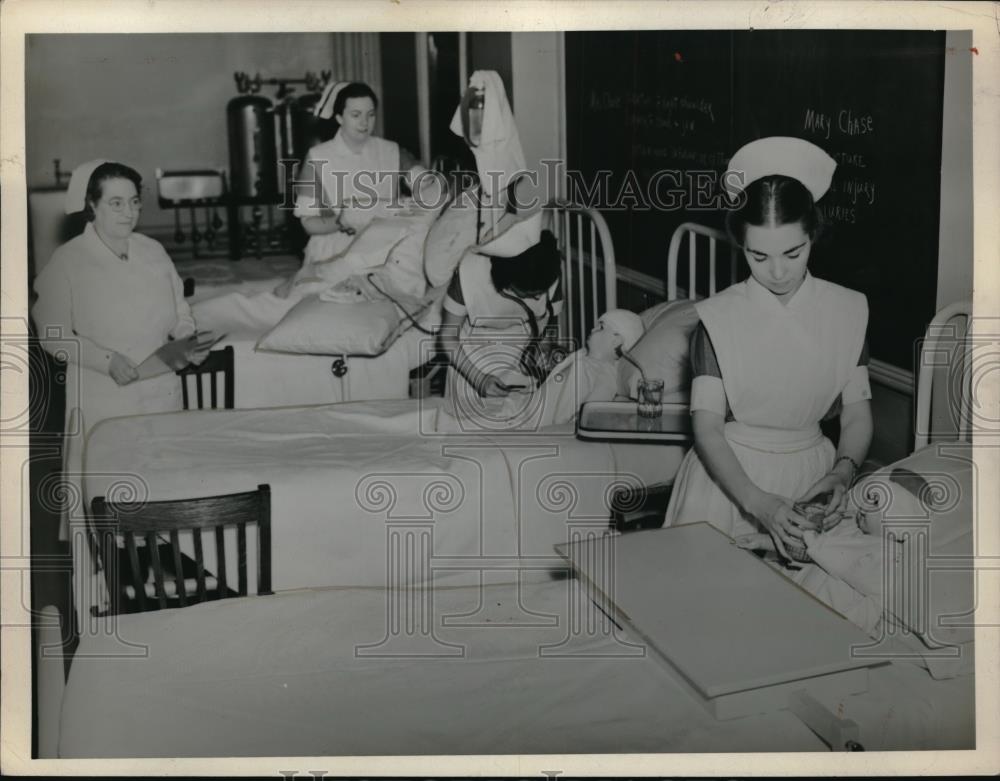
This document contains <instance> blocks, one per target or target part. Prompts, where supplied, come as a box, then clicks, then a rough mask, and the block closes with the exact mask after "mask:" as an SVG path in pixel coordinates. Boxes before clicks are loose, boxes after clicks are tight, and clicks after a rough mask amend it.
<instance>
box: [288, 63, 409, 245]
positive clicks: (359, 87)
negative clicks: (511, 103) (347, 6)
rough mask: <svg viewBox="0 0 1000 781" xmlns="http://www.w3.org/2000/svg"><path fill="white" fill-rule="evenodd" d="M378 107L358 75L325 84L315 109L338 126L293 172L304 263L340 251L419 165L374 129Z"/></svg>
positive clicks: (392, 198)
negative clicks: (303, 239)
mask: <svg viewBox="0 0 1000 781" xmlns="http://www.w3.org/2000/svg"><path fill="white" fill-rule="evenodd" d="M377 109H378V96H376V95H375V92H374V91H373V90H372V88H371V87H369V86H368V85H367V84H365V83H363V82H359V81H354V82H349V83H345V82H339V83H336V84H331V85H329V86H328V87H327V88H326V90H324V92H323V95H322V97H321V99H320V101H319V103H317V104H316V109H315V113H316V115H317V116H318V117H320V118H322V119H334V120H336V122H337V125H338V130H337V132H336V134H335V135H334V137H333V138H331V139H330V140H329V141H324V142H323V143H321V144H317V145H316V146H314V147H312V148H311V149H310V150H309V152H308V154H307V155H306V159H305V161H304V162H303V165H302V169H301V170H300V171H299V173H298V175H297V177H296V180H297V182H298V187H297V192H296V199H295V216H296V217H298V218H299V219H300V220H301V221H302V227H303V229H304V230H305V231H306V233H308V234H309V237H310V238H309V243H308V244H307V245H306V252H305V261H306V263H309V262H312V261H322V260H329V259H330V258H332V257H334V256H335V255H337V254H338V253H340V252H342V251H343V250H344V249H345V248H346V247H347V246H348V245H349V244H350V243H351V238H352V237H353V235H354V234H355V233H356V232H357V231H358V230H360V229H361V228H363V227H364V226H366V225H367V224H368V223H369V222H371V220H372V219H373V218H374V217H376V216H378V215H379V214H384V213H385V207H386V205H387V204H392V203H393V202H396V201H397V199H398V195H399V193H398V185H399V183H400V181H402V180H404V179H405V180H406V181H407V183H408V184H409V185H411V186H412V184H413V181H414V180H415V178H416V176H417V175H418V174H419V173H420V172H421V171H423V170H424V168H423V166H421V165H420V164H419V163H418V162H417V160H416V159H415V158H414V157H413V156H412V155H411V154H410V153H409V152H407V151H406V150H405V149H403V148H401V147H400V146H399V145H398V144H397V143H396V142H394V141H389V140H387V139H385V138H380V137H379V136H376V135H375V115H376V111H377ZM317 185H318V186H317Z"/></svg>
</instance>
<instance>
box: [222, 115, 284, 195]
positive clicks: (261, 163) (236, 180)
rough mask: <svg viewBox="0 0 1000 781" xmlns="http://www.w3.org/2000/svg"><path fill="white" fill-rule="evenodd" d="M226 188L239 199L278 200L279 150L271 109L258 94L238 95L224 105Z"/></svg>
mask: <svg viewBox="0 0 1000 781" xmlns="http://www.w3.org/2000/svg"><path fill="white" fill-rule="evenodd" d="M226 124H227V127H228V129H229V180H230V182H229V187H230V192H231V194H232V195H233V196H234V197H235V198H237V199H239V200H252V201H261V202H265V203H271V202H275V201H277V200H278V194H279V189H278V160H277V157H278V150H277V147H276V139H275V131H274V108H273V104H272V103H271V101H270V100H268V99H267V98H265V97H263V96H261V95H240V96H239V97H237V98H233V99H232V100H230V101H229V104H228V105H227V106H226Z"/></svg>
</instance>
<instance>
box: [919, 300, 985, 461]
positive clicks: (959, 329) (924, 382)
mask: <svg viewBox="0 0 1000 781" xmlns="http://www.w3.org/2000/svg"><path fill="white" fill-rule="evenodd" d="M971 315H972V302H971V301H956V302H955V303H954V304H949V305H948V306H946V307H945V308H944V309H942V310H941V311H940V312H938V313H937V314H936V315H934V319H933V320H931V322H930V324H929V325H928V326H927V332H926V334H925V335H924V341H923V344H922V345H921V347H920V363H919V364H918V369H917V378H916V381H917V388H916V393H917V401H916V416H915V419H914V423H913V432H914V436H913V449H914V450H919V449H920V448H922V447H925V446H926V445H927V444H928V443H929V442H930V439H931V426H932V425H933V421H932V420H931V402H932V401H933V398H934V370H935V369H941V368H944V369H945V370H946V371H947V374H948V376H947V378H946V382H945V383H944V384H943V386H941V387H943V389H944V391H945V393H946V394H948V396H949V401H948V407H949V411H953V410H956V409H957V412H958V421H957V422H958V436H959V438H960V439H971V437H972V420H971V419H972V388H971V379H972V371H971V368H972V366H971V361H972V359H973V356H972V350H971V341H970V340H969V339H968V338H967V337H966V332H967V328H968V327H969V325H970V324H971V323H970V322H969V319H970V317H971ZM960 317H964V318H965V320H966V322H965V324H964V325H962V324H961V323H956V322H952V321H953V320H954V319H955V318H960ZM956 380H957V381H956ZM953 394H954V396H957V397H958V398H957V402H958V403H957V406H956V405H955V403H954V402H953V401H952V400H951V398H950V397H951V396H952V395H953Z"/></svg>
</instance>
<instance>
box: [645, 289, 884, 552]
mask: <svg viewBox="0 0 1000 781" xmlns="http://www.w3.org/2000/svg"><path fill="white" fill-rule="evenodd" d="M695 307H696V309H697V310H698V315H699V317H700V318H701V322H702V323H703V324H704V326H705V328H706V330H707V331H708V334H709V336H710V337H711V340H712V345H713V347H714V348H715V353H716V357H717V358H718V362H719V367H720V369H721V372H722V384H723V387H724V389H725V394H726V398H727V400H728V402H729V407H730V409H731V410H732V413H733V418H734V420H732V421H729V422H727V423H726V424H725V426H724V429H723V433H724V436H725V438H726V441H727V442H728V443H729V445H730V447H731V448H732V450H733V453H734V454H735V456H736V459H737V461H739V463H740V465H741V466H742V467H743V469H744V471H745V472H746V474H747V477H749V478H750V480H751V481H752V482H753V483H754V484H755V485H756V486H758V487H759V488H760V489H761V490H763V491H766V492H768V493H773V494H777V495H778V496H782V497H786V498H788V499H791V500H794V499H797V498H798V497H799V496H801V495H802V494H803V493H804V492H805V491H807V490H808V489H809V488H810V487H811V486H812V485H813V484H814V483H815V482H816V481H817V480H819V479H820V478H821V477H823V476H824V475H825V474H827V472H829V470H830V468H831V467H832V466H833V461H834V457H835V454H836V451H835V448H834V447H833V444H832V443H831V442H830V440H828V439H827V438H826V437H825V436H823V434H822V432H821V431H820V427H819V423H820V421H821V420H822V419H823V416H824V415H825V414H826V412H827V411H828V410H829V409H830V406H831V405H832V404H833V402H834V401H835V400H836V398H837V396H838V395H839V394H840V393H841V392H842V391H843V389H844V387H845V386H846V385H847V382H848V380H849V379H850V377H851V374H852V372H853V371H854V369H855V367H856V365H857V359H858V355H860V354H861V349H862V346H863V344H864V338H865V330H866V328H867V323H868V305H867V302H866V300H865V298H864V296H863V295H861V294H860V293H856V292H854V291H850V290H847V289H846V288H843V287H840V286H839V285H834V284H832V283H829V282H825V281H823V280H819V279H816V278H815V277H813V276H812V275H807V276H806V279H805V281H804V282H803V283H802V286H801V287H800V288H799V290H798V291H797V292H796V294H795V295H794V296H793V297H792V299H791V300H790V301H789V302H788V303H787V304H782V303H781V302H780V301H779V300H778V299H777V298H776V297H775V296H774V295H773V294H772V293H771V292H770V291H768V290H767V289H766V288H764V287H763V286H761V285H760V284H759V283H757V282H756V281H755V280H754V279H753V278H752V277H751V278H750V279H748V280H747V281H746V282H743V283H740V284H738V285H734V286H732V287H730V288H728V289H727V290H725V291H723V292H722V293H720V294H719V295H717V296H713V297H711V298H708V299H706V300H704V301H701V302H699V303H697V304H696V305H695ZM702 380H707V381H708V382H712V381H713V380H714V378H696V380H695V384H694V386H693V387H692V409H696V408H697V407H698V404H697V396H698V394H699V386H698V383H699V382H700V381H702ZM701 521H707V522H708V523H710V524H712V525H713V526H715V527H716V528H717V529H719V530H720V531H722V532H725V533H726V534H728V535H729V536H731V537H736V536H740V535H743V534H750V533H753V532H757V531H759V529H758V528H757V525H756V523H755V522H754V521H753V520H752V519H751V518H749V517H746V516H744V515H743V513H742V512H741V511H740V509H739V508H738V507H737V506H736V505H735V504H734V503H733V502H732V501H731V500H730V499H729V497H728V496H727V495H726V494H725V493H724V492H723V490H722V489H721V488H720V487H719V485H718V484H717V483H716V482H715V481H714V480H713V479H712V477H711V476H710V475H709V474H708V472H707V471H706V469H705V467H704V465H703V464H702V462H701V459H700V458H699V457H698V454H697V451H696V450H695V449H694V448H692V449H691V450H690V451H689V452H688V453H687V455H686V456H685V459H684V461H683V463H682V464H681V468H680V471H679V472H678V474H677V479H676V481H675V483H674V490H673V492H672V495H671V497H670V502H669V505H668V507H667V513H666V518H665V520H664V525H665V526H670V525H673V524H684V523H697V522H701Z"/></svg>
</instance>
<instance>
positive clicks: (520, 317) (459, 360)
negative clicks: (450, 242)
mask: <svg viewBox="0 0 1000 781" xmlns="http://www.w3.org/2000/svg"><path fill="white" fill-rule="evenodd" d="M540 226H541V214H540V213H539V214H537V215H534V216H532V217H531V218H529V219H527V220H524V221H522V222H520V223H518V224H517V225H516V226H515V227H514V228H513V229H511V230H508V231H507V232H505V233H504V234H503V235H502V236H500V237H499V238H497V239H495V240H494V241H492V242H489V243H487V244H486V245H483V246H480V247H477V248H476V250H475V251H469V252H467V253H466V254H465V256H464V257H463V258H462V260H461V262H460V263H459V266H458V270H457V271H456V272H455V276H454V278H453V279H452V282H451V285H450V286H449V287H448V292H447V295H446V296H445V299H444V306H443V309H444V312H443V319H442V324H441V349H442V351H443V352H445V353H446V354H448V355H449V356H450V360H451V366H452V368H451V370H450V372H449V381H448V385H447V391H446V392H447V395H448V396H449V397H451V398H452V399H453V400H454V402H455V404H456V407H457V408H458V409H459V410H460V412H459V414H462V411H465V412H466V413H468V414H472V415H477V414H483V413H484V410H480V407H481V406H482V405H481V404H479V403H478V399H480V398H484V397H485V398H490V397H493V398H496V397H501V396H506V395H508V394H509V393H511V392H512V391H514V390H526V389H529V388H532V387H533V386H534V385H535V382H536V378H532V377H531V376H530V374H529V373H528V370H529V368H530V367H529V366H527V365H525V361H524V358H525V349H526V348H527V347H528V346H529V344H531V343H532V341H539V340H542V339H545V338H547V337H546V330H547V327H548V326H550V325H552V324H553V323H554V318H555V317H557V316H558V315H559V313H560V311H561V310H562V303H563V298H562V292H561V286H560V284H559V282H560V270H561V262H560V258H559V251H558V249H557V247H556V243H555V238H554V237H553V235H552V234H551V233H550V232H549V231H544V232H540ZM529 242H530V243H529ZM494 252H496V253H497V254H493V253H494Z"/></svg>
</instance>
